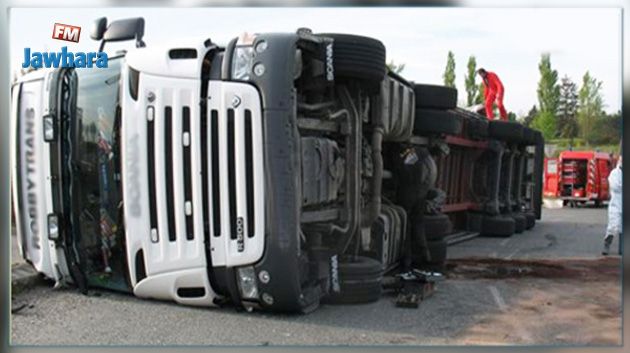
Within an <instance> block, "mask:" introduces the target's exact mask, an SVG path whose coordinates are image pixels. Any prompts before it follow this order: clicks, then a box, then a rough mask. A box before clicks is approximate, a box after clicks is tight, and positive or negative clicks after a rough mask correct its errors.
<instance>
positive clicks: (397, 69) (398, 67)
mask: <svg viewBox="0 0 630 353" xmlns="http://www.w3.org/2000/svg"><path fill="white" fill-rule="evenodd" d="M387 68H388V69H389V71H391V72H393V73H395V74H400V73H401V72H403V70H404V69H405V64H396V63H394V60H391V61H390V62H389V64H387Z"/></svg>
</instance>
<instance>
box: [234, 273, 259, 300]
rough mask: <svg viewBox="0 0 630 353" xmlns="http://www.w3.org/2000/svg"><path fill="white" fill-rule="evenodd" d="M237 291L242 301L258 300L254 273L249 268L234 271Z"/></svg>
mask: <svg viewBox="0 0 630 353" xmlns="http://www.w3.org/2000/svg"><path fill="white" fill-rule="evenodd" d="M236 276H237V280H238V289H239V291H240V292H241V298H243V299H258V285H257V284H256V272H255V271H254V268H253V267H251V266H248V267H241V268H239V269H237V270H236Z"/></svg>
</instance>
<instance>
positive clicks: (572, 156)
mask: <svg viewBox="0 0 630 353" xmlns="http://www.w3.org/2000/svg"><path fill="white" fill-rule="evenodd" d="M614 162H615V158H614V156H612V155H611V154H609V153H604V152H597V151H562V152H560V154H559V156H558V157H557V158H545V168H544V173H545V174H544V180H545V183H544V184H545V186H544V192H543V194H544V195H545V197H551V198H558V199H561V200H562V203H563V205H564V206H566V205H569V206H571V207H574V206H576V205H584V204H586V203H587V202H593V204H594V205H595V206H600V205H601V204H602V203H604V202H606V201H608V200H609V199H610V193H609V188H608V175H609V174H610V171H611V170H612V168H613V166H614Z"/></svg>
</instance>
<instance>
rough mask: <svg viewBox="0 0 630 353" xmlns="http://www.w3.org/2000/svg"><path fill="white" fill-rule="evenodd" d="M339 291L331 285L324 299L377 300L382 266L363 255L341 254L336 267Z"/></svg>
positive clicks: (342, 301) (339, 301) (335, 301)
mask: <svg viewBox="0 0 630 353" xmlns="http://www.w3.org/2000/svg"><path fill="white" fill-rule="evenodd" d="M337 274H338V276H337V278H338V280H339V292H335V291H334V285H333V286H331V289H330V294H329V295H328V297H327V298H326V300H324V302H326V303H329V304H359V303H369V302H374V301H377V300H378V299H379V298H380V297H381V294H382V292H383V289H382V284H381V282H382V281H383V266H382V265H381V263H380V262H379V261H377V260H374V259H371V258H369V257H363V256H342V257H340V259H339V262H338V267H337ZM332 277H333V278H334V276H332Z"/></svg>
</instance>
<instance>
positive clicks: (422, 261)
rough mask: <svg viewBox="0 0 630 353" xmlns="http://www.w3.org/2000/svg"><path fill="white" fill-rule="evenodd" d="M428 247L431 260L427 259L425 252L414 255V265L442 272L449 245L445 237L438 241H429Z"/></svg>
mask: <svg viewBox="0 0 630 353" xmlns="http://www.w3.org/2000/svg"><path fill="white" fill-rule="evenodd" d="M427 247H428V250H429V255H430V256H431V260H429V259H427V258H426V256H425V255H424V254H423V253H419V254H418V253H416V254H413V255H412V265H413V266H414V267H417V268H420V269H426V270H430V271H437V272H442V271H443V270H444V263H445V262H446V252H447V251H446V249H447V247H448V245H447V244H446V241H445V240H444V239H442V240H437V241H427Z"/></svg>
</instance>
